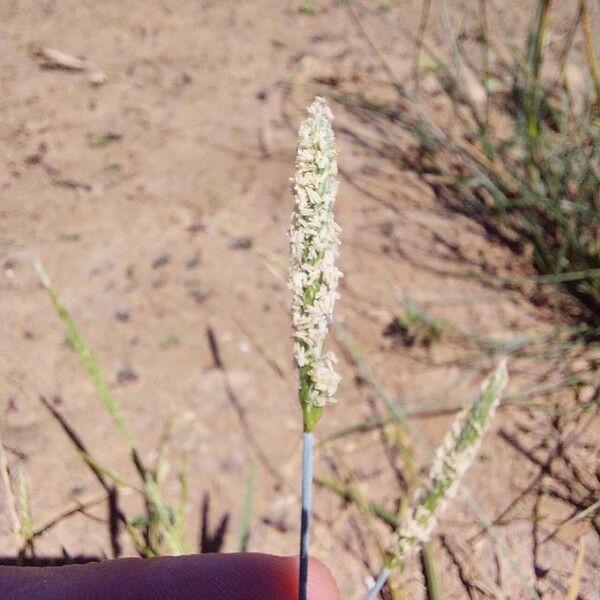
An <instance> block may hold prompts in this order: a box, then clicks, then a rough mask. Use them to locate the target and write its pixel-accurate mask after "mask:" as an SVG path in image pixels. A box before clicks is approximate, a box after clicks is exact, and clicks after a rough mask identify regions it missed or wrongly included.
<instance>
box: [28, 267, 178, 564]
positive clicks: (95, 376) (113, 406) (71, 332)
mask: <svg viewBox="0 0 600 600" xmlns="http://www.w3.org/2000/svg"><path fill="white" fill-rule="evenodd" d="M35 269H36V272H37V274H38V277H39V279H40V282H41V283H42V286H43V287H44V289H45V291H46V293H47V294H48V296H49V298H50V300H51V301H52V304H53V306H54V309H55V311H56V313H57V315H58V317H59V318H60V320H61V322H62V323H63V325H64V327H65V330H66V333H67V338H68V340H69V342H70V344H71V346H72V347H73V349H74V350H75V352H76V354H77V356H78V357H79V359H80V360H81V362H82V364H83V366H84V368H85V370H86V371H87V373H88V375H89V377H90V380H91V382H92V384H93V386H94V388H95V390H96V391H97V393H98V395H99V396H100V399H101V400H102V403H103V404H104V406H105V407H106V409H107V410H108V412H109V414H110V415H111V417H112V419H113V422H114V423H115V426H116V428H117V430H118V431H119V432H120V434H121V436H122V437H123V439H124V441H125V443H126V445H127V449H128V454H129V458H130V460H131V462H132V464H133V466H134V467H135V469H136V471H137V473H138V475H139V477H140V479H141V480H142V482H143V491H142V494H143V496H144V499H145V503H146V505H147V507H148V508H149V509H150V518H149V521H148V522H149V531H148V532H147V535H146V538H147V540H149V541H151V542H152V541H153V540H154V539H155V538H156V536H155V532H154V531H153V530H154V527H153V524H154V523H155V522H156V523H157V524H158V525H159V526H160V528H161V529H162V530H163V532H164V536H165V539H166V540H167V543H168V545H169V547H170V549H171V551H172V552H174V553H175V554H182V553H183V551H184V544H183V543H182V541H181V539H179V537H178V536H177V532H176V530H175V528H174V527H173V523H172V519H171V516H170V514H169V511H168V510H167V509H166V506H165V504H164V502H163V500H162V497H161V494H160V491H159V489H158V486H157V485H156V480H155V477H154V475H153V474H152V473H150V472H149V471H148V470H147V469H146V468H145V467H144V465H143V463H142V461H141V458H140V455H139V452H138V450H137V447H136V445H135V443H134V440H133V435H132V433H131V429H130V428H129V425H128V424H127V422H126V420H125V417H124V415H123V413H122V411H121V408H120V406H119V404H118V403H117V400H116V398H115V397H114V395H113V394H112V392H111V390H110V387H109V385H108V382H107V380H106V378H105V377H104V374H103V372H102V369H101V368H100V365H99V363H98V361H97V360H96V358H95V357H94V355H93V354H92V352H91V350H90V348H89V347H88V345H87V344H86V343H85V341H84V339H83V337H82V335H81V333H80V332H79V330H78V328H77V326H76V325H75V322H74V321H73V319H72V317H71V315H70V314H69V312H68V310H67V309H66V307H65V306H64V305H63V304H62V302H61V301H60V298H59V297H58V294H57V293H56V292H55V291H54V288H53V287H52V284H51V282H50V278H49V276H48V274H47V273H46V270H45V269H44V267H43V265H42V264H41V263H40V262H38V263H36V265H35ZM42 400H43V399H42ZM44 404H45V405H46V406H47V407H48V408H49V409H50V410H51V412H52V414H53V415H55V416H56V414H57V413H56V411H55V410H54V409H53V408H52V407H51V406H50V405H49V403H48V402H46V401H45V400H44ZM59 421H60V423H61V425H62V426H63V429H64V430H65V431H66V432H67V434H68V435H69V438H70V439H71V441H72V442H73V443H74V444H75V446H76V449H77V451H78V453H79V454H80V456H81V458H82V459H83V460H84V461H85V462H86V463H87V464H88V465H89V466H90V468H92V470H93V471H94V472H95V474H96V475H97V476H98V477H99V478H100V480H101V481H103V479H102V478H103V476H107V477H109V478H110V479H111V480H112V481H114V482H115V483H116V484H117V485H127V484H126V483H125V482H124V481H123V480H122V479H121V478H120V477H117V476H115V475H114V474H113V473H112V472H111V471H110V470H108V469H106V468H104V467H102V465H100V463H99V462H98V461H97V460H95V459H94V458H93V457H92V456H91V455H90V454H89V453H88V452H87V450H86V449H85V447H84V446H83V444H81V443H80V442H79V441H78V437H77V436H76V435H75V434H74V432H73V431H72V430H71V428H70V427H69V425H68V424H67V423H66V421H65V420H64V419H63V418H62V417H61V418H59ZM124 521H125V526H126V529H127V531H128V532H129V533H130V535H132V536H134V531H135V529H134V528H133V527H132V526H131V525H130V524H129V523H128V522H127V521H126V519H124ZM134 539H135V540H137V536H134ZM143 553H144V555H151V554H156V553H157V550H156V548H152V547H150V548H144V549H143Z"/></svg>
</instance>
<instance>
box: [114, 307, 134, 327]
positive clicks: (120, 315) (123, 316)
mask: <svg viewBox="0 0 600 600" xmlns="http://www.w3.org/2000/svg"><path fill="white" fill-rule="evenodd" d="M130 318H131V313H130V312H129V311H128V310H127V309H126V308H120V309H118V310H116V311H115V319H117V321H121V322H122V323H126V322H127V321H129V319H130Z"/></svg>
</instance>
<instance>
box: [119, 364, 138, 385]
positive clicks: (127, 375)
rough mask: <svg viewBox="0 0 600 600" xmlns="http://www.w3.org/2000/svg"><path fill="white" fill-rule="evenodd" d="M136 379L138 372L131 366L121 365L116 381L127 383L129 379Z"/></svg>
mask: <svg viewBox="0 0 600 600" xmlns="http://www.w3.org/2000/svg"><path fill="white" fill-rule="evenodd" d="M138 379H139V376H138V374H137V373H136V372H135V371H134V370H133V369H132V368H131V367H122V368H121V369H119V371H118V372H117V382H118V383H129V382H131V381H137V380H138Z"/></svg>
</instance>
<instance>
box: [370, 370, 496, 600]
mask: <svg viewBox="0 0 600 600" xmlns="http://www.w3.org/2000/svg"><path fill="white" fill-rule="evenodd" d="M506 381H507V373H506V363H505V362H502V363H501V364H500V366H499V367H498V369H497V370H496V372H495V373H494V375H493V377H491V378H490V380H489V381H488V382H486V383H485V384H484V386H483V387H482V392H481V395H480V396H479V398H478V400H477V401H476V402H475V403H474V404H473V406H472V407H471V408H470V410H469V411H468V412H467V413H466V414H465V415H464V416H461V417H460V418H459V419H458V420H457V421H456V422H455V424H454V426H453V431H452V432H451V433H450V434H449V435H448V436H447V437H446V440H445V442H444V444H443V445H442V446H440V448H439V449H438V451H437V453H436V460H435V463H434V465H433V467H432V469H431V472H430V476H429V481H428V483H427V484H426V485H425V486H423V488H421V489H420V490H419V491H418V493H417V495H416V497H415V502H414V504H413V506H412V507H411V510H410V512H409V513H408V514H407V515H405V516H404V517H403V518H402V520H401V523H400V525H399V527H398V530H397V532H396V535H395V539H394V540H393V542H392V544H391V545H390V548H389V549H388V551H387V553H386V557H385V561H384V563H385V566H384V568H383V570H382V571H381V573H380V575H379V576H378V578H377V580H376V584H375V585H374V586H373V588H372V589H371V591H370V592H369V594H368V596H367V599H368V600H374V598H376V596H377V595H378V594H379V591H380V590H381V588H382V587H383V585H384V584H385V582H386V581H387V578H388V577H389V573H390V571H391V569H393V568H403V567H404V565H405V564H406V561H407V559H408V558H409V557H410V556H411V555H412V554H413V553H414V552H415V551H416V550H417V549H418V548H419V547H420V546H421V545H422V544H424V543H426V542H427V541H428V540H429V538H430V536H431V533H432V531H433V530H434V528H435V526H436V518H437V515H438V514H439V512H440V511H441V510H442V509H443V507H444V505H445V504H446V503H447V502H448V501H449V500H450V499H451V498H452V497H453V495H454V494H455V493H456V491H457V490H458V487H459V483H460V479H461V478H462V476H463V475H464V473H465V472H466V470H467V469H468V468H469V466H470V465H471V463H472V461H473V459H474V458H475V456H476V453H477V449H478V446H479V443H480V442H481V438H482V435H483V433H484V431H485V429H486V426H487V425H488V424H489V421H490V419H491V417H492V416H493V414H494V412H495V410H496V408H497V406H498V404H499V403H500V399H501V396H502V393H503V391H504V388H505V386H506Z"/></svg>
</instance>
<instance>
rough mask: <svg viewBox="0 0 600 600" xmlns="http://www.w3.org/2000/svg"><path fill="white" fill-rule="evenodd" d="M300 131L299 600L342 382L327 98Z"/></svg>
mask: <svg viewBox="0 0 600 600" xmlns="http://www.w3.org/2000/svg"><path fill="white" fill-rule="evenodd" d="M308 112H309V117H308V118H307V119H306V120H305V121H303V122H302V124H301V125H300V130H299V132H298V151H297V155H296V169H297V170H296V174H295V176H294V179H293V183H292V191H293V195H294V210H293V212H292V218H291V224H290V229H289V237H290V270H289V282H288V287H289V289H290V291H291V292H292V329H293V338H294V359H295V362H296V366H297V368H298V375H299V377H298V379H299V382H298V396H299V400H300V407H301V409H302V417H303V435H302V495H301V524H300V578H299V597H300V600H306V599H307V593H308V592H307V582H308V552H309V542H310V521H311V515H312V476H313V471H312V469H313V446H314V442H313V430H314V428H315V426H316V425H317V423H318V422H319V420H320V418H321V416H322V415H323V411H324V408H325V406H326V405H327V404H328V403H330V402H332V401H333V397H334V395H335V392H336V389H337V385H338V383H339V380H340V376H339V375H338V374H337V373H336V372H335V370H334V368H333V365H334V363H335V362H336V361H337V358H336V357H335V354H334V353H332V352H325V351H324V349H323V345H324V343H325V339H326V337H327V332H328V329H329V321H330V320H331V318H332V317H333V306H334V303H335V299H336V298H337V295H338V294H337V292H336V288H337V285H338V280H339V278H340V276H341V272H340V271H339V270H338V269H337V268H336V266H335V258H336V256H337V254H338V247H339V231H340V229H339V226H338V225H337V223H336V222H335V220H334V215H333V205H334V203H335V198H336V193H337V185H338V182H337V160H336V152H337V150H336V145H335V137H334V134H333V128H332V125H331V124H332V120H333V115H332V113H331V110H330V109H329V106H328V105H327V102H326V101H325V99H324V98H320V97H316V98H315V99H314V101H313V103H312V104H311V106H310V107H309V109H308Z"/></svg>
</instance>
